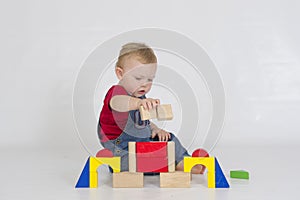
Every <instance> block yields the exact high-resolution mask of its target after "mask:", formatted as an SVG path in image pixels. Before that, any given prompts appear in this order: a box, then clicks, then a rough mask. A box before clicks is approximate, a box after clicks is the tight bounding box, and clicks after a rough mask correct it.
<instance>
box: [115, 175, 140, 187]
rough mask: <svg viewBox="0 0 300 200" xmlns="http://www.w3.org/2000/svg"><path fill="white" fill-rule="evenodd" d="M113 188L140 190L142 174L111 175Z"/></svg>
mask: <svg viewBox="0 0 300 200" xmlns="http://www.w3.org/2000/svg"><path fill="white" fill-rule="evenodd" d="M113 187H114V188H142V187H144V174H143V173H136V172H135V173H132V172H119V173H113Z"/></svg>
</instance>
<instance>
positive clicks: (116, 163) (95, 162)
mask: <svg viewBox="0 0 300 200" xmlns="http://www.w3.org/2000/svg"><path fill="white" fill-rule="evenodd" d="M103 164H105V165H109V166H110V167H111V168H112V169H113V171H114V173H118V172H120V171H121V158H120V157H90V188H96V187H98V172H97V169H98V167H99V166H100V165H103Z"/></svg>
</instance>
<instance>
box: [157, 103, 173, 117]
mask: <svg viewBox="0 0 300 200" xmlns="http://www.w3.org/2000/svg"><path fill="white" fill-rule="evenodd" d="M156 110H157V119H158V120H171V119H173V112H172V107H171V104H164V105H158V106H157V108H156Z"/></svg>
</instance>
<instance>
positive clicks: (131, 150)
mask: <svg viewBox="0 0 300 200" xmlns="http://www.w3.org/2000/svg"><path fill="white" fill-rule="evenodd" d="M135 146H136V143H135V142H128V167H129V172H136V148H135Z"/></svg>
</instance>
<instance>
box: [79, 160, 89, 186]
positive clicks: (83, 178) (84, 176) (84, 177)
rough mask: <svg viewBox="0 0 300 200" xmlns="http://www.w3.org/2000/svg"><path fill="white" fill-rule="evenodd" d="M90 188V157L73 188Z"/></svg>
mask: <svg viewBox="0 0 300 200" xmlns="http://www.w3.org/2000/svg"><path fill="white" fill-rule="evenodd" d="M88 187H90V157H89V158H88V160H87V161H86V163H85V166H84V168H83V170H82V172H81V175H80V177H79V179H78V181H77V184H76V186H75V188H88Z"/></svg>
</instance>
